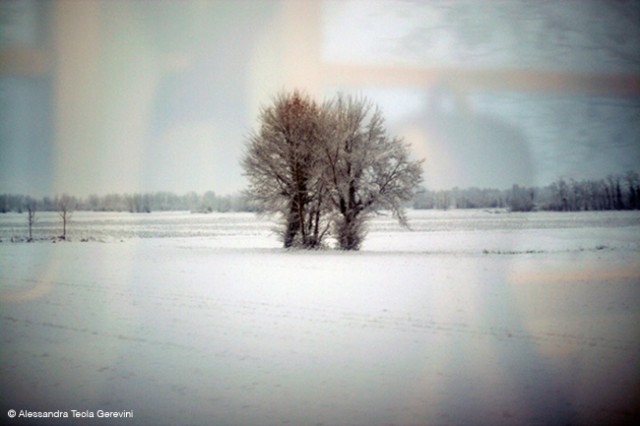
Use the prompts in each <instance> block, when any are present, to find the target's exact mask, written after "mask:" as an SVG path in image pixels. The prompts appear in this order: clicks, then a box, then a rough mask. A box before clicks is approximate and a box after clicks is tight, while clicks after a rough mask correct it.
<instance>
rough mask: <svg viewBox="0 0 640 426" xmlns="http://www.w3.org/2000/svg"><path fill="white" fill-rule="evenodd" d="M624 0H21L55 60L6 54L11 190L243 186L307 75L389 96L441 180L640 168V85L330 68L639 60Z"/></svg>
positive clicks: (527, 180) (10, 23) (26, 34)
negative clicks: (22, 69) (500, 84)
mask: <svg viewBox="0 0 640 426" xmlns="http://www.w3.org/2000/svg"><path fill="white" fill-rule="evenodd" d="M619 7H620V5H619V4H608V3H607V2H601V1H596V0H591V1H567V2H561V3H556V2H544V3H543V2H524V1H516V0H514V1H492V2H476V1H431V2H418V1H401V2H397V1H393V2H391V1H382V0H380V1H374V2H372V1H346V2H343V1H327V2H303V1H298V2H292V3H287V4H282V3H280V2H268V1H234V2H226V1H167V2H146V1H140V2H133V1H131V2H110V1H101V2H90V1H87V2H51V3H46V4H42V3H38V2H33V1H26V2H12V3H7V2H4V3H2V5H1V6H0V12H1V15H0V16H1V17H2V22H3V23H6V24H5V25H3V29H2V33H1V34H2V38H1V42H2V47H3V48H12V49H13V48H16V47H18V48H19V47H25V46H26V47H29V48H33V47H35V48H36V49H40V50H42V51H45V52H48V54H50V55H51V56H52V61H51V62H50V67H49V69H48V70H47V71H45V72H44V73H42V74H37V75H36V76H35V77H33V76H30V75H28V74H24V73H23V74H20V73H19V72H18V73H15V72H13V71H10V70H7V68H6V67H5V68H2V69H3V70H4V71H2V73H1V74H0V97H1V101H2V104H1V106H2V115H1V117H0V120H1V121H0V123H1V127H0V138H1V139H0V192H18V193H27V194H31V195H37V196H39V195H49V194H54V193H61V192H68V193H73V194H77V195H88V194H91V193H97V194H104V193H109V192H137V191H161V190H162V191H164V190H168V191H174V192H178V193H183V192H187V191H192V190H195V191H198V192H204V191H207V190H213V191H215V192H216V193H218V194H225V193H233V192H236V191H239V190H241V189H243V187H244V185H245V181H244V178H243V177H242V170H241V168H240V166H239V160H240V158H241V155H242V149H243V144H244V142H245V140H246V136H247V134H248V133H249V132H250V131H251V129H252V128H253V127H255V126H256V114H257V111H258V107H259V106H260V105H261V104H265V103H266V102H268V101H269V99H270V97H271V96H273V95H274V94H275V93H276V92H277V91H278V90H282V89H289V88H292V87H298V88H302V89H306V90H308V91H310V92H312V93H323V94H327V95H332V94H333V93H335V91H336V90H341V91H347V92H351V93H359V94H364V95H366V96H369V97H371V98H372V99H373V100H374V101H375V102H377V103H378V104H379V106H380V107H381V108H382V109H383V111H384V112H385V114H386V117H387V119H388V121H389V124H390V129H391V130H392V131H393V132H394V133H397V134H400V135H402V136H404V137H405V138H406V139H407V140H408V141H409V142H410V143H412V145H413V148H414V153H415V155H416V157H420V158H426V163H425V177H426V181H425V184H426V186H428V187H432V188H447V187H452V186H461V187H465V186H491V187H499V188H503V187H510V186H511V184H513V183H519V184H525V185H530V184H540V185H545V184H548V183H550V182H551V181H552V180H554V179H556V178H557V177H560V176H564V177H574V178H576V179H580V178H600V177H604V176H606V175H607V174H608V173H623V172H625V171H626V170H629V169H637V164H640V148H639V147H640V141H638V136H637V135H639V134H640V124H638V123H640V101H639V99H638V98H637V97H631V98H629V97H627V98H620V97H615V98H608V97H604V98H591V97H588V96H568V95H566V94H562V93H546V92H545V93H533V94H531V93H517V92H506V91H502V92H501V91H475V92H469V93H463V94H462V96H461V97H459V98H457V99H454V98H452V94H451V93H450V92H449V91H448V88H447V87H440V86H437V85H436V86H434V87H431V88H428V87H427V88H425V87H413V86H411V85H408V84H407V85H400V86H398V85H386V84H382V83H380V84H376V83H373V84H372V83H367V84H358V83H357V78H356V79H355V83H351V84H350V85H347V86H345V85H341V84H340V83H336V84H331V83H330V82H329V83H326V82H325V83H322V77H323V76H322V75H319V74H318V73H320V71H319V69H320V66H321V64H322V63H323V62H324V63H339V64H355V65H370V66H372V67H374V68H375V67H376V66H383V67H389V66H395V65H410V66H414V67H429V68H441V67H453V68H467V69H468V68H478V69H497V70H500V69H505V68H506V69H524V70H536V69H538V70H570V71H573V72H594V73H608V72H616V73H619V72H623V73H634V74H635V75H638V74H640V59H639V56H638V54H637V53H636V52H638V51H640V25H638V23H637V22H640V19H635V18H638V17H639V15H638V13H639V10H640V8H638V7H637V6H634V7H632V8H631V9H628V10H624V9H623V10H619ZM305 13H306V14H307V16H306V17H305ZM287 17H289V18H287ZM291 17H293V19H291ZM47 28H51V31H50V32H47V30H46V29H47ZM434 105H435V106H434ZM434 108H435V109H434ZM510 156H511V158H509V157H510Z"/></svg>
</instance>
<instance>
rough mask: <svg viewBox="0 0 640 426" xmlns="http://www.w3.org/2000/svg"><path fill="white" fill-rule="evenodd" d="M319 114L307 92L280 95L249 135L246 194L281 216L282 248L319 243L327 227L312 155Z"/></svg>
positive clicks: (315, 160)
mask: <svg viewBox="0 0 640 426" xmlns="http://www.w3.org/2000/svg"><path fill="white" fill-rule="evenodd" d="M319 117H320V108H319V107H318V105H317V104H316V103H315V102H314V101H313V100H311V99H310V98H309V97H308V96H307V95H305V94H302V93H300V92H298V91H295V92H293V93H291V94H280V95H278V96H277V97H276V98H275V99H274V102H273V105H271V106H269V107H267V108H263V109H262V111H261V113H260V117H259V120H260V123H261V127H260V130H259V131H258V132H255V133H253V134H252V135H250V138H249V142H248V146H247V150H246V153H245V156H244V158H243V162H242V165H243V168H244V170H245V175H246V176H247V177H248V179H249V189H248V195H249V196H250V197H251V198H252V199H253V201H254V202H255V203H256V204H257V205H258V207H259V208H260V209H261V210H262V211H266V212H271V213H279V214H281V215H282V217H283V219H284V222H285V224H284V229H283V240H284V246H285V247H291V246H294V245H295V246H302V247H307V248H312V247H317V246H318V245H320V244H321V242H322V238H323V236H324V234H325V232H326V228H327V227H326V226H321V221H322V213H323V209H324V204H323V198H322V193H323V191H325V189H324V187H323V182H322V180H321V179H319V172H318V170H319V167H318V159H319V156H318V155H316V150H317V149H318V146H319V140H320V130H319V122H320V119H319ZM323 228H324V229H323Z"/></svg>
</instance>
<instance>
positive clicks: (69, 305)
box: [0, 211, 640, 425]
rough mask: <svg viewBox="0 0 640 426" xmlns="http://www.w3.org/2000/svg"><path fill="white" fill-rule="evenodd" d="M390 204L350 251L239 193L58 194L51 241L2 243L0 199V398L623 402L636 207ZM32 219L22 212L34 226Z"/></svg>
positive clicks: (381, 416) (639, 317)
mask: <svg viewBox="0 0 640 426" xmlns="http://www.w3.org/2000/svg"><path fill="white" fill-rule="evenodd" d="M409 215H410V221H411V224H412V227H413V231H407V230H404V229H402V228H399V227H398V226H397V225H395V224H394V223H393V219H392V218H390V217H388V216H381V217H378V218H375V219H374V220H373V221H372V223H371V225H370V229H369V235H368V236H367V239H366V241H365V243H364V245H363V249H362V250H361V251H360V252H340V251H335V250H319V251H313V252H306V251H286V250H283V249H281V248H280V243H279V241H278V239H277V237H276V236H274V235H273V234H272V232H271V227H272V224H271V222H270V221H269V220H268V219H266V218H262V219H260V218H256V217H255V216H254V215H249V214H237V213H233V214H214V215H189V214H184V213H158V214H155V213H154V214H150V215H129V214H114V213H104V214H102V213H100V214H98V213H80V212H78V213H76V214H75V215H74V217H73V220H72V222H71V225H70V235H71V237H72V239H71V242H65V243H56V244H52V243H50V242H46V241H44V242H38V243H32V244H27V243H10V242H8V241H9V238H8V237H7V236H9V235H13V234H16V233H17V234H20V235H22V233H23V231H24V229H23V228H21V227H22V226H23V224H22V223H21V222H22V221H23V220H24V222H25V223H26V219H25V217H24V215H22V216H19V215H14V216H11V215H9V216H5V215H3V216H0V223H1V226H0V229H2V230H3V231H2V232H3V233H2V234H1V235H2V237H1V238H2V240H3V243H2V244H0V324H1V328H0V330H1V336H0V338H1V340H0V344H1V348H2V349H1V354H2V363H1V366H0V372H1V373H0V378H1V383H2V386H3V397H2V399H1V402H0V409H1V410H2V411H1V412H0V415H1V416H5V415H6V414H5V413H7V411H8V410H9V409H15V410H20V409H24V410H31V411H46V410H67V411H69V412H70V410H72V409H73V410H81V411H84V410H89V411H91V412H97V410H105V411H123V410H133V413H134V416H133V418H127V419H110V420H107V419H98V418H95V419H83V420H82V421H83V423H100V424H109V423H117V424H127V425H128V424H131V425H133V424H215V425H280V424H296V425H320V424H322V425H335V424H342V425H350V424H353V425H356V424H358V425H363V424H366V425H389V424H397V425H423V424H460V423H467V424H469V423H472V424H523V423H544V424H585V423H587V424H598V423H616V424H619V423H632V422H633V420H634V419H635V418H637V417H638V416H639V415H640V413H639V412H638V407H637V401H638V400H639V397H640V395H639V392H640V391H639V384H640V372H639V371H638V369H637V368H636V366H637V365H639V364H640V340H639V336H640V334H639V328H638V324H640V289H639V286H640V262H639V259H640V258H639V257H638V253H639V252H640V215H639V214H638V213H637V212H606V213H581V214H568V213H567V214H562V213H531V214H509V213H505V212H499V213H492V212H487V211H448V212H434V211H427V212H418V211H412V212H410V214H409ZM50 219H51V220H50V222H47V220H48V219H46V218H45V217H44V216H42V217H41V220H42V221H41V222H39V225H40V226H41V227H42V229H51V230H52V231H51V232H53V233H54V234H55V232H54V231H53V229H54V228H55V217H54V216H51V217H50ZM47 223H49V225H47ZM91 235H95V236H97V237H96V238H95V241H89V242H81V239H83V238H85V239H86V238H87V237H88V236H91ZM102 241H106V242H102ZM4 420H7V418H6V417H3V421H4ZM60 422H62V423H64V420H61V421H60ZM16 423H18V424H27V423H28V420H27V419H16ZM37 423H38V424H42V423H45V424H52V423H55V422H54V421H53V420H51V419H49V420H48V421H46V422H43V421H42V419H40V421H39V422H37ZM67 423H69V424H70V423H76V424H77V419H75V420H74V419H69V420H68V421H67Z"/></svg>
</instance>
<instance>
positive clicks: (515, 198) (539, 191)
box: [0, 172, 640, 213]
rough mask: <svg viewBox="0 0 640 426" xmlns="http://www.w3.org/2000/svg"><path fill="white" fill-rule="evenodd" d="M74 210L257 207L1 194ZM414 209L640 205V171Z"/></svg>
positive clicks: (7, 203) (483, 192)
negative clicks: (69, 207) (65, 202)
mask: <svg viewBox="0 0 640 426" xmlns="http://www.w3.org/2000/svg"><path fill="white" fill-rule="evenodd" d="M63 197H65V198H66V201H67V202H68V203H69V204H70V205H72V206H73V210H85V211H105V212H106V211H113V212H131V213H148V212H152V211H185V210H186V211H191V212H198V213H208V212H238V211H244V212H248V211H255V210H256V209H255V206H254V205H253V204H252V203H251V201H250V200H249V199H247V198H246V197H245V196H244V195H242V194H236V195H225V196H217V195H216V194H215V193H214V192H213V191H208V192H205V193H204V194H197V193H195V192H190V193H187V194H183V195H176V194H175V193H172V192H153V193H135V194H108V195H104V196H98V195H90V196H89V197H86V198H81V197H73V196H68V195H64V196H62V197H60V196H56V197H44V198H41V199H36V198H32V197H29V196H25V195H15V194H2V195H0V213H7V212H19V213H21V212H23V211H28V210H29V207H31V208H32V209H34V210H37V211H59V210H60V207H59V206H60V204H61V203H60V201H61V198H63ZM408 207H413V208H414V209H443V210H446V209H473V208H506V209H509V210H511V211H536V210H551V211H586V210H638V209H640V177H639V176H638V173H637V172H627V173H625V174H624V175H609V176H607V177H606V178H604V179H599V180H581V181H576V180H573V179H564V178H560V179H558V180H557V181H555V182H553V183H552V184H551V185H548V186H545V187H521V186H518V185H513V187H512V188H511V189H508V190H499V189H480V188H466V189H460V188H453V189H450V190H440V191H433V190H429V189H426V188H422V189H421V190H419V191H418V193H417V194H416V195H415V197H414V199H413V201H412V202H411V203H410V204H409V205H408Z"/></svg>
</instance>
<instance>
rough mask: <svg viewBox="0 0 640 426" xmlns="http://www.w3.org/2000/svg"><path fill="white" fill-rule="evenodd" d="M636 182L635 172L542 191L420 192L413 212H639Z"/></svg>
mask: <svg viewBox="0 0 640 426" xmlns="http://www.w3.org/2000/svg"><path fill="white" fill-rule="evenodd" d="M639 198H640V178H639V177H638V173H637V172H633V171H630V172H627V173H626V174H624V175H609V176H607V177H606V178H605V179H599V180H581V181H576V180H573V179H568V180H567V179H564V178H560V179H558V180H557V181H555V182H553V183H552V184H551V185H548V186H545V187H542V188H540V187H521V186H518V185H513V187H512V188H511V189H508V190H498V189H480V188H467V189H459V188H454V189H451V190H441V191H430V190H427V189H423V190H421V191H420V192H419V193H418V194H416V196H415V197H414V200H413V204H412V207H413V208H415V209H450V208H452V209H456V208H457V209H470V208H507V209H510V210H511V211H535V210H549V211H586V210H637V209H639V208H640V199H639Z"/></svg>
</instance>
